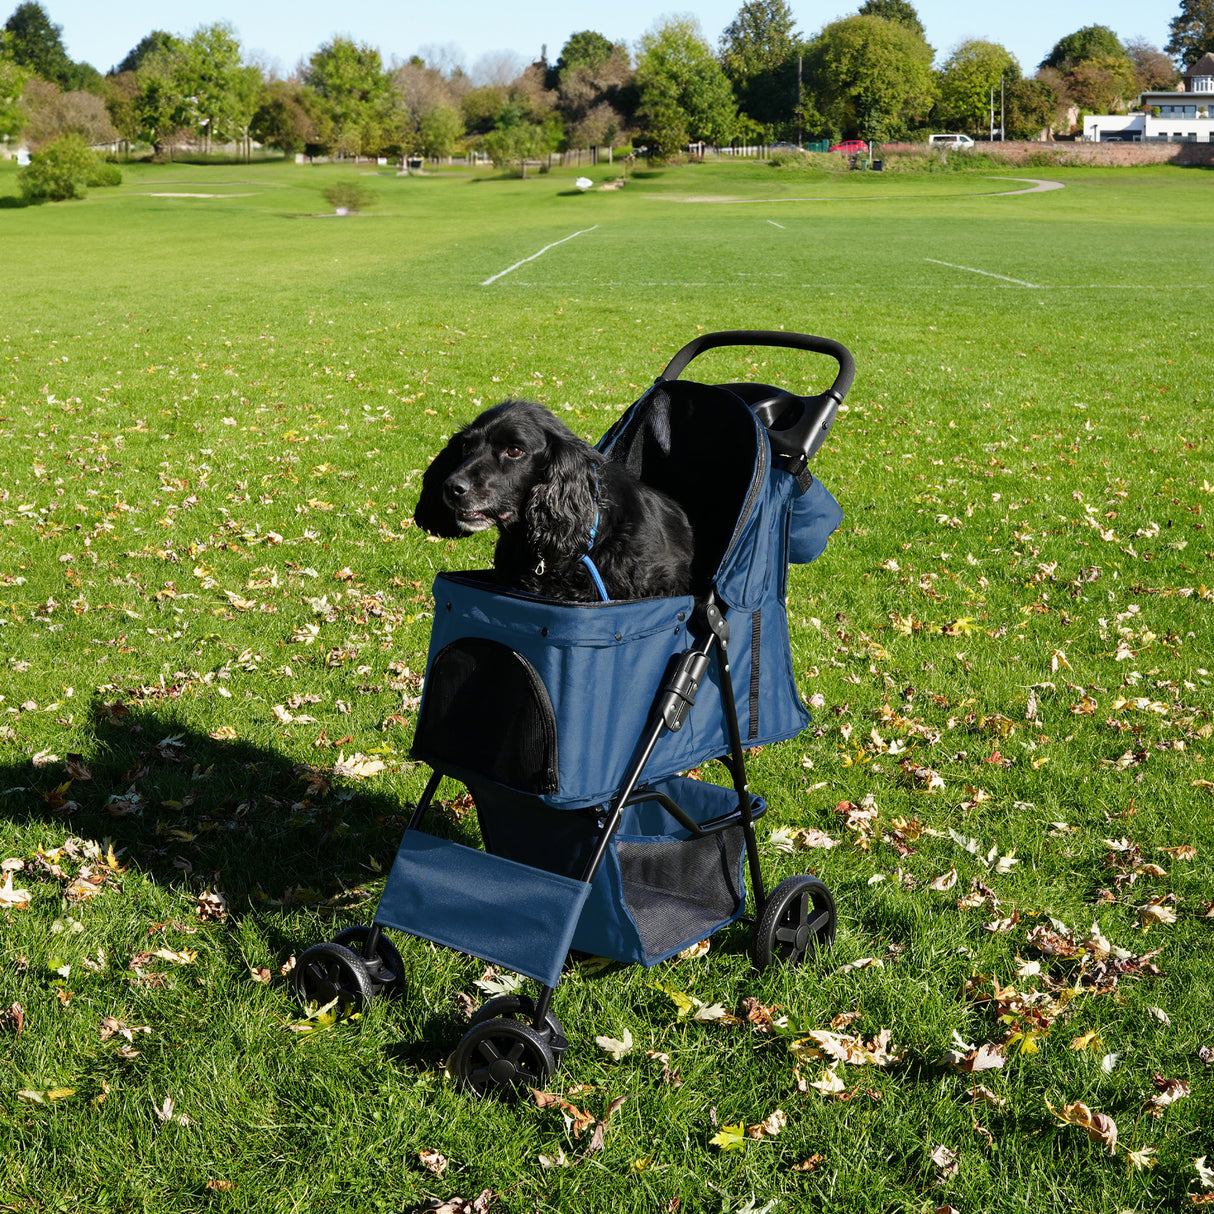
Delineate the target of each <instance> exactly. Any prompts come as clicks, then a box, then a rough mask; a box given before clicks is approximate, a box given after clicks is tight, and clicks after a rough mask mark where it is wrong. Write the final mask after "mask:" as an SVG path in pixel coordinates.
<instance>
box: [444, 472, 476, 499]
mask: <svg viewBox="0 0 1214 1214" xmlns="http://www.w3.org/2000/svg"><path fill="white" fill-rule="evenodd" d="M471 487H472V486H471V485H469V483H468V481H467V479H466V478H464V477H462V476H460V475H459V473H456V474H455V475H454V476H449V477H447V479H446V480H445V481H444V482H443V496H444V497H445V498H446V499H447V503H448V505H455V504H456V503H457V502H458V501H459V500H460V498H462V497H463V496H464V494H465V493H467V492H468V490H469V489H470V488H471Z"/></svg>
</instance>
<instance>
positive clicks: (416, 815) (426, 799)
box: [409, 771, 443, 830]
mask: <svg viewBox="0 0 1214 1214" xmlns="http://www.w3.org/2000/svg"><path fill="white" fill-rule="evenodd" d="M442 780H443V773H442V772H441V771H435V772H432V773H431V775H430V779H429V780H427V781H426V787H425V790H424V791H423V792H422V797H421V800H420V801H418V803H417V808H416V809H415V810H414V811H413V816H412V817H411V818H410V819H409V829H410V830H420V829H421V825H422V819H423V818H425V816H426V814H427V812H428V811H429V809H430V802H431V801H433V800H434V794H435V793H436V792H438V786H439V785H440V784H441V783H442Z"/></svg>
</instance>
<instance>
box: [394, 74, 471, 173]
mask: <svg viewBox="0 0 1214 1214" xmlns="http://www.w3.org/2000/svg"><path fill="white" fill-rule="evenodd" d="M392 87H393V89H394V90H395V92H396V97H397V104H398V107H399V109H400V112H401V115H402V120H403V122H404V128H405V151H406V152H411V153H413V154H414V155H422V156H449V155H450V154H451V153H452V151H453V150H454V149H455V145H456V144H457V143H458V142H459V140H460V139H461V138H462V137H463V134H464V121H463V117H462V116H461V114H460V109H459V92H458V90H457V89H456V87H455V86H454V85H453V84H452V83H451V82H450V81H449V80H448V79H447V78H446V77H445V76H444V75H443V74H442V72H440V71H439V70H438V69H437V68H433V67H427V66H426V64H425V63H423V62H422V61H421V60H420V59H417V58H414V59H412V60H410V61H409V62H408V63H405V64H402V65H401V66H400V67H398V68H397V69H396V70H395V71H394V72H393V73H392Z"/></svg>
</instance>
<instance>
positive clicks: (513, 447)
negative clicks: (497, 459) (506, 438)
mask: <svg viewBox="0 0 1214 1214" xmlns="http://www.w3.org/2000/svg"><path fill="white" fill-rule="evenodd" d="M526 454H527V452H526V451H524V450H523V448H522V447H520V446H519V445H518V443H511V444H510V446H508V447H507V448H506V458H507V459H522V458H523V456H524V455H526Z"/></svg>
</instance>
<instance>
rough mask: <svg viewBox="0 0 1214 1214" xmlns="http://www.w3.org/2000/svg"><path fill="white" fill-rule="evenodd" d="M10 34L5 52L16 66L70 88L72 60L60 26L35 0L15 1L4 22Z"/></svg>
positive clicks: (62, 86)
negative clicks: (16, 4) (14, 6)
mask: <svg viewBox="0 0 1214 1214" xmlns="http://www.w3.org/2000/svg"><path fill="white" fill-rule="evenodd" d="M4 29H5V31H6V32H7V33H8V34H9V35H10V37H9V43H8V54H9V56H10V57H11V58H12V60H13V62H14V63H16V64H17V65H18V67H24V68H28V69H29V70H30V71H31V72H33V73H34V75H36V76H41V77H42V79H43V80H49V81H51V82H52V83H53V84H57V85H59V86H60V87H61V88H70V87H72V68H73V66H74V65H73V64H72V60H71V58H70V57H69V55H68V53H67V51H66V49H65V48H64V45H63V26H61V25H55V24H54V23H53V22H52V21H51V19H50V17H48V16H47V13H46V9H44V8H43V7H42V5H41V4H38V3H36V2H35V0H25V3H23V4H19V5H18V6H17V7H16V8H15V9H14V10H13V13H12V16H11V17H9V19H8V20H7V21H6V22H5V23H4Z"/></svg>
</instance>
